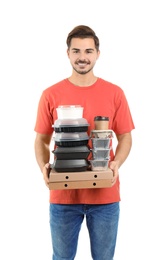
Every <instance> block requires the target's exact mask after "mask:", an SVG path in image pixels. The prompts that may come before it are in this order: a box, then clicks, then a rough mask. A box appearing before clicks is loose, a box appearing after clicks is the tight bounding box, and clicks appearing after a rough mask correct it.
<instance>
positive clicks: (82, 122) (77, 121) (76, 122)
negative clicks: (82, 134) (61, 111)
mask: <svg viewBox="0 0 166 260" xmlns="http://www.w3.org/2000/svg"><path fill="white" fill-rule="evenodd" d="M60 126H70V127H72V126H73V127H74V126H89V124H88V122H87V120H86V119H85V118H73V119H71V118H65V119H57V120H55V122H54V125H53V127H60Z"/></svg>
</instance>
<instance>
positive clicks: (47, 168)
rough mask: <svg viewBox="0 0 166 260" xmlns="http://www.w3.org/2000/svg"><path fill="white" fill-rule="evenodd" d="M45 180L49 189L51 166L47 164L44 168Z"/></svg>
mask: <svg viewBox="0 0 166 260" xmlns="http://www.w3.org/2000/svg"><path fill="white" fill-rule="evenodd" d="M42 173H43V178H44V181H45V184H46V186H47V187H48V188H49V174H50V164H49V163H46V164H45V165H44V167H43V171H42Z"/></svg>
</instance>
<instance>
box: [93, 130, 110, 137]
mask: <svg viewBox="0 0 166 260" xmlns="http://www.w3.org/2000/svg"><path fill="white" fill-rule="evenodd" d="M90 136H91V137H94V138H95V137H96V138H107V137H109V138H111V137H113V131H112V130H110V129H108V130H91V133H90Z"/></svg>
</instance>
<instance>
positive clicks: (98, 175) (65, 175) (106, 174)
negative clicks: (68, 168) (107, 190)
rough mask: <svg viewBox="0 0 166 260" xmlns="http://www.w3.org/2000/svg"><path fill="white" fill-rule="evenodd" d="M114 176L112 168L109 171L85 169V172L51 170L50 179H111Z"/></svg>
mask: <svg viewBox="0 0 166 260" xmlns="http://www.w3.org/2000/svg"><path fill="white" fill-rule="evenodd" d="M112 177H113V172H112V171H111V169H109V170H107V171H84V172H60V173H57V172H56V171H54V170H51V172H50V177H49V180H50V182H60V181H83V180H96V179H110V178H112Z"/></svg>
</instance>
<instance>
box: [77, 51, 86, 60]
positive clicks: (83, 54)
mask: <svg viewBox="0 0 166 260" xmlns="http://www.w3.org/2000/svg"><path fill="white" fill-rule="evenodd" d="M79 60H86V53H84V52H80V53H79Z"/></svg>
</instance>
